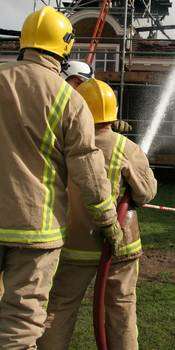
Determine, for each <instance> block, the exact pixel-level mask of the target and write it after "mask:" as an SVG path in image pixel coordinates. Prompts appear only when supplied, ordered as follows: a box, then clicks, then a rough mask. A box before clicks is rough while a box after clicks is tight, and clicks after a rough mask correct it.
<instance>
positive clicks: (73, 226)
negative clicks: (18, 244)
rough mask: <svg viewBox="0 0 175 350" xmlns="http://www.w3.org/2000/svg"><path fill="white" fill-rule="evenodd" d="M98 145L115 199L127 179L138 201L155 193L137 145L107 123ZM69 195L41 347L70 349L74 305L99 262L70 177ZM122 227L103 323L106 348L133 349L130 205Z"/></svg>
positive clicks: (135, 248) (135, 251)
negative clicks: (63, 242)
mask: <svg viewBox="0 0 175 350" xmlns="http://www.w3.org/2000/svg"><path fill="white" fill-rule="evenodd" d="M96 144H97V145H98V146H99V147H100V148H101V149H102V150H103V152H104V155H105V160H106V170H107V171H108V175H109V177H110V179H111V184H112V190H115V194H116V198H118V195H120V196H121V189H122V185H123V182H124V180H125V179H126V180H125V182H127V183H128V184H129V185H130V188H131V194H132V197H133V199H134V201H135V202H136V203H138V204H142V203H145V202H147V201H149V200H151V199H152V198H153V197H154V195H155V193H156V180H155V178H154V175H153V172H152V170H151V169H150V167H149V163H148V160H147V158H146V157H145V155H144V153H143V152H142V151H141V149H140V148H139V146H137V145H136V144H134V143H133V142H132V141H130V140H128V139H127V138H125V137H124V136H122V135H119V134H116V133H114V132H113V131H112V130H111V128H110V127H106V128H103V129H99V130H98V129H96ZM111 174H113V175H112V176H111ZM119 192H120V193H119ZM112 193H113V192H112ZM113 194H114V193H113ZM69 197H70V212H69V231H68V237H67V241H66V245H65V249H63V250H62V253H61V262H60V266H59V268H58V270H57V273H56V276H55V278H54V283H53V288H52V290H51V295H50V299H49V305H48V319H47V322H46V331H45V333H44V335H43V337H42V338H41V339H40V340H39V349H40V350H46V349H48V348H49V349H50V350H68V345H69V342H70V339H71V336H72V332H73V328H74V324H75V320H76V317H77V312H78V308H79V306H80V303H81V300H82V298H83V296H84V293H85V291H86V289H87V287H88V285H89V284H90V282H91V280H92V278H93V277H94V276H95V273H96V270H97V265H98V263H99V257H100V250H101V242H100V240H99V233H97V234H93V230H94V227H93V226H92V224H91V221H90V219H89V217H88V213H87V210H86V209H85V207H84V206H83V203H82V199H81V195H80V194H79V191H78V188H76V187H75V186H74V185H73V184H72V182H71V181H69ZM119 200H120V198H119V199H118V201H119ZM122 229H123V233H124V238H123V242H122V244H121V247H120V249H119V257H118V258H115V259H114V258H113V264H112V266H111V269H110V274H109V277H108V285H107V290H106V298H105V308H106V328H107V333H108V342H109V350H116V349H120V350H131V349H132V350H137V347H138V344H137V327H136V295H135V294H136V282H137V275H138V269H137V267H138V257H139V256H140V255H141V242H140V236H139V227H138V221H137V216H136V211H135V210H133V209H132V210H129V212H128V215H127V218H126V220H125V223H124V225H123V227H122Z"/></svg>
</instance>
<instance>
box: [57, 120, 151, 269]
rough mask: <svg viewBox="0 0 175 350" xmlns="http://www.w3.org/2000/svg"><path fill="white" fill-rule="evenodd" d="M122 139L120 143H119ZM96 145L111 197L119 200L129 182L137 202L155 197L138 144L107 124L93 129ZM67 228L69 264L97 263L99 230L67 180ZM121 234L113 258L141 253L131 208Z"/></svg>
mask: <svg viewBox="0 0 175 350" xmlns="http://www.w3.org/2000/svg"><path fill="white" fill-rule="evenodd" d="M122 142H123V144H122ZM96 145H97V146H98V147H99V148H101V149H102V151H103V153H104V156H105V160H106V170H107V172H108V175H109V176H110V178H111V183H113V184H112V190H113V189H114V193H113V195H114V199H115V198H118V201H120V197H121V190H122V186H123V185H124V184H126V183H127V184H129V185H130V189H131V195H132V198H133V200H134V202H135V203H136V204H144V203H146V202H149V201H150V200H151V199H153V198H154V196H155V194H156V189H157V183H156V180H155V178H154V175H153V172H152V170H151V169H150V167H149V163H148V160H147V158H146V156H145V155H144V153H143V152H142V150H141V149H140V147H139V146H138V145H136V144H135V143H133V142H132V141H130V140H129V139H127V138H126V137H124V136H122V135H120V134H117V133H115V132H113V131H112V130H111V128H110V127H106V128H103V129H101V130H100V129H99V130H98V129H96ZM69 199H70V210H69V227H68V231H69V232H68V237H67V240H66V244H65V246H64V248H63V251H62V256H63V258H64V259H65V260H66V261H69V263H71V261H72V263H74V262H75V261H76V262H78V263H80V262H81V263H85V264H89V263H91V264H95V265H96V264H98V260H99V258H100V254H101V247H102V241H101V240H100V235H99V232H97V233H96V232H95V230H96V228H95V227H94V226H93V225H92V223H91V220H90V218H89V215H88V213H87V210H86V208H85V207H84V205H83V202H82V199H81V195H80V192H79V190H78V188H77V187H76V186H75V185H74V184H73V183H72V181H71V180H70V181H69ZM122 229H123V233H124V237H123V242H122V243H121V245H120V248H119V256H118V258H116V259H115V261H121V260H127V259H128V258H130V259H131V258H136V257H138V256H140V253H141V242H140V233H139V226H138V220H137V213H136V211H135V210H133V209H132V208H131V210H129V212H128V214H127V217H126V219H125V222H124V225H123V227H122Z"/></svg>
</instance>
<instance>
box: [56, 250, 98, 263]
mask: <svg viewBox="0 0 175 350" xmlns="http://www.w3.org/2000/svg"><path fill="white" fill-rule="evenodd" d="M100 256H101V251H86V250H75V249H69V248H63V249H62V251H61V257H63V259H67V260H84V261H86V260H94V261H96V260H99V259H100Z"/></svg>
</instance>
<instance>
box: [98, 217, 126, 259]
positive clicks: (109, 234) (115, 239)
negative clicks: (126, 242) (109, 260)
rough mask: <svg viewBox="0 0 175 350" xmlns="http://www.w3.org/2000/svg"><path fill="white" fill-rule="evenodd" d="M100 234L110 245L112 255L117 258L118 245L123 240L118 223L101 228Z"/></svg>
mask: <svg viewBox="0 0 175 350" xmlns="http://www.w3.org/2000/svg"><path fill="white" fill-rule="evenodd" d="M101 232H102V235H103V237H104V238H106V239H107V240H108V242H109V243H110V245H111V249H112V255H114V256H118V249H119V244H120V242H121V240H122V238H123V232H122V229H121V227H120V225H119V223H118V222H117V223H116V224H113V225H110V226H105V227H102V228H101Z"/></svg>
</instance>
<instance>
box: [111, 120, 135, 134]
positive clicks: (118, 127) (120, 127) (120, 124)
mask: <svg viewBox="0 0 175 350" xmlns="http://www.w3.org/2000/svg"><path fill="white" fill-rule="evenodd" d="M112 130H113V131H116V132H119V133H122V132H129V131H131V130H132V126H131V125H130V124H128V123H127V122H125V121H124V120H116V121H115V122H114V123H113V124H112Z"/></svg>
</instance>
